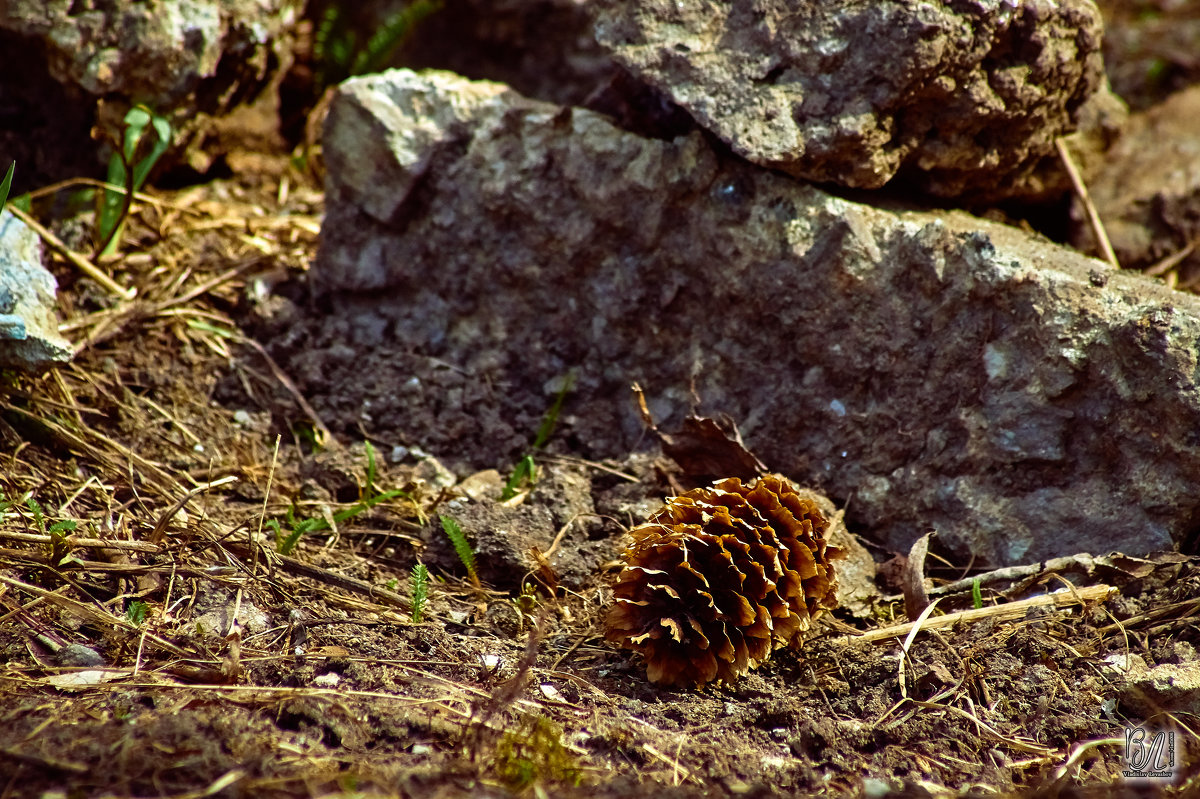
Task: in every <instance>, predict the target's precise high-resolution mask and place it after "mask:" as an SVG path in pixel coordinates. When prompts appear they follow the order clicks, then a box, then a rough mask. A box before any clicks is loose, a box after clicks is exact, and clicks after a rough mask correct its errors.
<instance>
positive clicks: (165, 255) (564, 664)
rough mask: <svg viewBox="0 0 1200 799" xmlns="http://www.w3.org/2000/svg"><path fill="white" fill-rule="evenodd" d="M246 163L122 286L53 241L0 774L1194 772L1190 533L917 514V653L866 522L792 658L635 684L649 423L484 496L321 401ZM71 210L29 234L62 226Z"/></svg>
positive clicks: (51, 784) (265, 208) (5, 473)
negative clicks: (981, 524)
mask: <svg viewBox="0 0 1200 799" xmlns="http://www.w3.org/2000/svg"><path fill="white" fill-rule="evenodd" d="M241 156H242V157H241V158H240V159H237V160H236V161H234V160H231V163H236V164H238V165H239V168H238V169H237V170H235V171H236V172H237V175H236V177H234V178H233V179H229V180H219V181H215V182H212V183H208V184H206V185H202V186H197V187H191V188H186V189H182V190H179V191H173V192H167V191H152V192H150V193H149V194H148V195H142V196H141V197H140V198H139V200H138V201H137V202H135V203H134V204H133V207H132V216H131V220H130V224H129V226H128V228H127V230H126V234H125V238H124V240H123V242H122V246H121V248H120V253H121V254H120V255H118V256H117V257H116V258H114V259H111V260H109V261H106V262H104V263H103V264H102V265H103V266H104V267H105V268H106V269H107V270H108V271H110V272H111V273H113V274H114V275H115V276H116V277H117V279H118V280H119V281H120V282H122V283H123V284H125V285H131V286H135V287H137V289H138V295H137V297H136V298H135V299H134V300H132V301H129V300H123V299H118V298H115V297H113V296H110V295H108V294H106V293H105V291H104V289H103V288H102V287H100V286H98V285H97V284H95V283H93V282H91V281H90V280H88V279H86V278H83V277H82V276H81V275H80V274H79V273H78V272H76V271H75V270H74V268H73V267H72V266H71V265H70V264H68V263H66V262H65V261H63V260H60V259H52V263H51V268H52V269H53V271H54V272H55V275H56V277H57V279H58V281H59V285H60V292H59V303H60V313H61V316H62V319H63V320H64V323H65V325H64V332H65V334H66V335H67V336H68V337H69V338H70V339H71V340H72V341H73V342H75V343H76V345H77V346H78V347H79V352H78V355H77V356H76V358H75V360H74V361H73V363H71V364H70V365H69V366H67V367H64V368H62V369H59V370H57V371H55V372H52V373H50V374H48V375H46V376H43V377H21V376H16V375H12V374H4V375H2V376H0V799H7V798H8V797H26V796H42V797H64V798H65V797H71V798H72V799H74V798H75V797H80V798H81V799H82V798H83V797H207V796H220V797H275V796H280V797H283V796H288V797H291V796H319V797H342V796H344V797H351V796H353V797H373V796H381V797H382V796H405V797H408V796H412V797H443V796H497V797H500V796H514V795H519V796H537V797H542V796H547V797H548V796H561V797H626V796H651V795H653V796H656V797H662V798H663V799H666V798H667V797H693V796H721V797H725V796H750V797H755V796H776V795H823V796H842V795H850V796H864V797H882V796H905V797H924V796H935V797H936V796H946V795H978V796H1047V797H1051V796H1062V797H1068V796H1081V797H1082V796H1108V795H1114V796H1116V795H1120V796H1137V795H1145V796H1157V795H1168V796H1171V795H1173V796H1194V795H1200V776H1198V775H1197V768H1196V764H1197V763H1200V737H1198V735H1197V730H1198V729H1200V722H1198V721H1197V719H1196V718H1195V716H1194V715H1189V714H1188V712H1186V711H1180V710H1178V709H1177V708H1175V707H1164V706H1163V705H1162V704H1161V703H1159V702H1158V701H1157V699H1156V698H1155V697H1153V696H1147V695H1146V693H1145V692H1143V691H1140V690H1139V689H1138V688H1137V687H1136V686H1135V685H1134V678H1135V676H1136V674H1135V672H1136V669H1134V668H1133V666H1132V665H1130V664H1133V663H1134V662H1135V661H1137V657H1140V658H1141V660H1142V661H1144V663H1145V664H1146V665H1147V666H1150V667H1153V666H1156V665H1160V664H1184V663H1190V662H1193V661H1195V660H1196V658H1197V655H1196V652H1197V648H1200V627H1198V626H1197V624H1196V619H1197V615H1198V614H1200V557H1195V556H1188V555H1180V554H1178V553H1164V554H1162V555H1160V556H1156V557H1151V558H1148V559H1144V560H1139V559H1127V558H1125V559H1123V558H1099V557H1097V558H1094V559H1093V558H1087V557H1081V558H1078V559H1074V560H1072V559H1067V560H1065V561H1063V562H1060V563H1053V564H1032V565H1030V567H1028V568H1027V569H1024V570H1018V571H1017V572H1013V573H987V572H985V571H984V570H982V569H978V568H972V564H968V563H948V562H946V561H944V560H938V558H937V557H936V552H937V546H936V539H935V543H934V545H933V548H934V553H935V554H934V555H931V557H930V560H929V564H928V566H927V568H926V575H927V576H928V577H929V578H931V581H932V582H931V585H932V590H931V592H930V593H931V595H933V596H934V597H936V598H937V599H938V605H937V607H936V609H935V611H934V612H933V613H932V614H931V615H929V617H928V618H927V619H926V620H925V621H924V623H923V631H921V632H920V633H919V634H918V635H916V636H915V637H914V638H913V639H912V641H911V645H910V646H907V647H906V644H905V641H906V636H907V635H908V633H909V629H910V628H909V627H907V626H905V625H904V623H905V622H906V621H907V619H906V616H905V610H904V598H903V596H902V595H901V592H900V587H899V581H898V580H897V579H896V577H895V576H894V575H895V573H896V569H895V568H894V566H895V564H896V563H897V561H895V560H893V558H894V556H895V555H896V554H897V553H891V552H887V551H884V550H883V549H882V548H880V547H878V546H875V545H874V544H872V543H871V542H870V541H863V542H861V543H862V544H864V545H865V547H866V550H865V552H868V553H869V555H870V558H869V559H873V560H874V561H877V562H879V563H880V564H884V563H887V562H889V561H890V563H891V566H889V567H886V568H884V569H883V570H882V572H881V575H882V576H881V577H880V578H879V580H878V582H869V583H861V584H858V586H857V596H858V600H857V601H856V602H854V603H853V606H852V607H845V608H844V609H842V610H839V611H837V612H835V613H834V614H833V617H832V618H827V619H826V620H825V621H824V622H823V623H822V624H821V625H819V626H818V628H817V630H816V631H815V632H814V634H813V635H812V636H810V637H809V638H808V640H807V641H806V642H805V644H804V646H803V647H802V648H801V649H798V650H781V651H777V652H776V653H775V654H774V656H773V657H772V658H771V660H770V661H769V662H768V663H766V664H765V665H764V666H762V667H760V668H759V669H757V670H755V671H753V672H751V673H750V674H749V675H747V676H745V677H742V678H741V679H739V680H738V681H737V682H736V683H734V684H732V685H710V686H707V687H704V688H700V689H687V690H682V689H665V688H660V687H656V686H654V685H653V684H651V683H649V682H648V681H647V679H646V672H645V666H644V663H642V662H641V661H640V660H639V658H638V656H635V655H631V654H630V653H628V652H626V651H622V650H619V649H617V648H615V647H613V646H612V645H610V644H608V643H605V641H604V636H603V619H604V615H605V613H606V612H607V610H608V607H609V606H610V603H611V601H612V593H613V591H612V587H613V584H614V582H615V580H616V576H617V573H618V571H619V569H620V566H621V563H620V556H621V552H622V549H623V547H624V545H625V542H626V532H627V530H628V529H629V528H630V527H632V526H634V525H636V524H638V523H640V522H641V521H643V520H644V519H645V518H646V517H647V516H648V515H649V514H650V513H652V512H653V511H654V510H655V509H656V508H658V507H659V506H660V505H661V503H662V501H663V498H664V497H666V496H668V495H669V494H670V493H671V492H672V488H673V487H672V483H671V479H672V476H673V472H672V471H671V464H670V463H668V462H667V461H666V460H665V459H664V457H663V456H662V454H661V452H660V451H659V449H658V447H657V445H656V444H655V443H654V438H653V436H652V435H650V434H649V433H648V434H647V437H646V440H645V442H644V445H643V446H641V447H640V448H639V449H638V451H636V452H630V453H628V454H627V456H626V457H624V458H622V459H620V460H614V461H605V462H591V461H588V460H585V459H583V458H582V457H580V454H579V453H581V452H586V451H587V446H586V442H572V441H564V440H559V439H556V438H555V437H554V436H553V435H551V436H550V438H549V440H548V443H547V444H546V446H545V448H544V449H540V450H538V451H537V452H536V453H535V455H534V461H535V463H536V467H537V472H536V479H535V480H534V481H533V482H532V485H529V484H525V485H523V486H521V487H520V489H519V490H518V492H517V495H516V497H515V498H514V499H512V500H508V501H505V502H502V501H501V500H500V494H501V491H502V490H503V487H504V482H505V480H506V479H507V477H508V471H509V470H511V469H512V468H514V467H515V465H516V464H501V465H500V466H501V467H502V469H503V470H502V471H498V472H493V471H487V472H479V473H476V474H467V473H465V471H464V468H463V466H462V461H461V460H459V459H456V460H453V461H451V460H447V461H446V462H445V463H440V462H438V461H437V460H436V458H435V457H433V456H437V455H438V454H439V453H437V452H434V453H433V454H432V455H433V456H430V455H429V454H428V453H425V452H423V451H421V450H420V449H419V446H418V445H419V443H420V442H414V441H396V440H389V439H387V438H386V437H383V436H380V435H376V434H373V433H372V431H371V430H368V429H364V428H362V427H361V426H359V427H356V426H354V425H353V424H348V423H342V424H339V423H338V418H340V417H337V418H335V416H330V415H329V413H328V409H323V410H322V412H321V413H318V412H316V411H315V410H314V409H313V408H311V407H310V406H309V405H308V404H307V402H306V400H305V399H304V397H303V396H302V395H301V394H300V393H299V392H298V391H297V390H296V387H295V384H294V383H293V382H292V380H291V378H290V377H289V375H288V374H287V373H286V371H285V370H284V369H283V368H281V366H280V364H279V361H278V360H277V359H276V358H275V357H273V356H272V353H273V352H276V351H277V350H278V346H277V345H278V342H277V341H273V340H272V337H273V336H274V335H276V333H277V331H278V327H279V326H278V320H279V314H280V312H281V309H284V308H286V310H287V313H289V314H293V315H295V314H299V315H301V316H302V315H304V314H318V313H320V310H321V309H320V306H319V303H317V302H315V301H313V300H312V299H311V298H310V297H309V295H308V289H307V286H306V277H305V275H306V270H307V269H308V267H309V265H310V264H311V262H312V259H313V256H314V253H315V251H316V246H317V235H318V230H319V224H320V214H321V211H322V204H323V197H322V195H321V193H320V190H319V189H318V188H317V187H318V185H319V184H318V182H316V181H314V180H313V177H312V175H310V174H309V173H307V172H304V171H300V170H298V169H297V167H296V166H295V164H294V163H292V162H290V161H289V159H288V157H287V154H282V153H265V154H263V153H256V154H245V153H243V154H241ZM35 210H36V209H35ZM79 224H80V223H76V222H70V223H67V224H60V225H58V226H57V228H56V229H57V230H58V232H59V234H60V235H61V236H63V238H64V239H66V240H67V242H68V244H72V246H74V247H75V248H76V249H82V250H86V247H85V246H84V244H83V242H82V240H81V239H79V238H78V237H77V236H76V237H74V238H73V236H72V230H75V231H76V233H78V228H79ZM73 226H74V227H73ZM256 337H257V338H256ZM348 357H358V356H355V355H354V354H353V353H348ZM360 368H361V369H362V370H370V369H371V368H372V366H371V364H370V363H369V361H368V360H366V359H364V361H363V362H362V363H361V365H360ZM452 389H454V387H453V386H449V387H448V388H447V391H450V390H452ZM455 390H459V391H460V393H461V391H462V389H461V387H460V388H459V389H455ZM567 402H568V405H567V407H566V408H565V409H564V412H566V413H569V412H570V408H569V399H568V401H567ZM323 416H325V417H328V418H322V417H323ZM359 416H360V414H359V413H357V409H355V413H352V414H348V416H347V418H359ZM527 421H528V420H521V423H520V424H516V423H514V427H513V430H514V431H515V432H514V433H513V434H514V435H515V436H517V439H515V440H523V439H524V438H525V437H528V439H529V440H530V441H532V440H533V438H534V434H535V429H534V427H533V426H531V425H526V424H524V422H527ZM527 426H528V427H530V429H528V430H526V429H525V427H527ZM330 428H332V429H330ZM444 433H445V431H440V432H439V435H438V436H436V437H434V438H437V439H440V438H445V435H444ZM368 443H369V445H370V446H369V447H368V446H367V444H368ZM448 467H452V468H454V469H455V470H456V471H457V473H452V472H451V471H450V470H449V469H448ZM440 516H447V517H451V518H454V519H456V520H458V521H459V522H460V524H461V526H462V528H463V530H464V531H465V533H466V534H467V538H468V540H469V543H470V545H471V549H472V551H473V554H474V558H475V571H476V575H475V576H476V577H477V578H478V580H475V579H472V575H471V574H470V573H469V572H468V570H467V569H466V568H465V567H464V564H463V562H462V560H461V559H460V557H459V556H458V555H457V554H456V552H455V550H454V547H453V546H452V545H451V544H450V542H449V540H448V539H447V537H446V535H445V533H444V532H443V528H442V524H441V523H440V520H439V517H440ZM849 532H850V533H851V534H852V533H853V532H854V531H853V530H851V531H849ZM1093 554H1094V555H1097V556H1098V555H1100V554H1102V553H1093ZM417 564H424V565H425V566H427V568H428V571H429V574H430V578H429V582H428V586H427V594H428V596H427V599H426V602H425V604H424V607H423V608H422V609H421V613H420V618H417V614H416V613H415V612H414V607H413V582H412V573H413V567H414V566H415V565H417ZM971 576H978V577H979V578H980V580H979V583H978V591H979V595H978V597H977V598H976V597H973V596H972V587H971V581H970V580H969V579H967V580H965V581H964V580H963V578H964V577H968V578H969V577H971ZM1068 581H1069V582H1068ZM956 586H957V587H956ZM1106 587H1107V588H1106ZM1051 592H1058V593H1056V594H1055V593H1051ZM1022 599H1025V600H1028V602H1027V603H1026V604H1025V605H1018V606H1015V607H1017V608H1018V609H1017V610H1016V611H1015V612H1014V613H1008V614H1005V613H1003V612H1001V609H1002V608H1004V606H1005V605H1006V604H1009V603H1010V602H1012V601H1018V600H1022ZM973 609H977V614H976V615H977V618H975V619H973V620H972V619H969V618H962V617H960V616H955V615H953V614H958V613H960V612H967V611H971V610H973ZM954 619H958V621H957V622H956V623H953V624H946V623H945V622H946V621H947V620H951V621H953V620H954ZM1134 656H1137V657H1134ZM1139 727H1142V728H1144V729H1147V730H1171V731H1174V732H1175V739H1176V742H1177V751H1176V754H1175V763H1176V768H1175V774H1176V776H1175V778H1174V780H1163V781H1144V782H1138V781H1130V780H1126V779H1125V777H1124V776H1123V775H1122V771H1123V770H1126V769H1127V768H1128V764H1127V763H1126V732H1127V730H1130V729H1137V728H1139Z"/></svg>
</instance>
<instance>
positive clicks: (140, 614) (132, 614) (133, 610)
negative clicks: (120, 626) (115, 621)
mask: <svg viewBox="0 0 1200 799" xmlns="http://www.w3.org/2000/svg"><path fill="white" fill-rule="evenodd" d="M149 611H150V606H149V605H147V604H146V603H145V602H143V601H141V600H140V599H135V600H134V601H133V602H130V603H129V607H128V608H126V610H125V618H127V619H129V623H130V624H132V625H133V626H134V627H141V626H142V625H143V624H144V623H145V622H146V616H147V615H148V614H149Z"/></svg>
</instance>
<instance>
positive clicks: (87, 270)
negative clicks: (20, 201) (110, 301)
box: [8, 203, 137, 300]
mask: <svg viewBox="0 0 1200 799" xmlns="http://www.w3.org/2000/svg"><path fill="white" fill-rule="evenodd" d="M8 210H10V211H12V212H13V215H14V216H16V217H17V219H20V220H21V221H22V222H24V223H25V224H26V225H28V226H29V228H30V229H31V230H32V231H33V232H34V233H36V234H38V235H39V236H41V237H42V240H43V241H45V242H46V243H47V244H49V245H50V249H52V250H54V251H55V252H57V253H58V254H59V255H61V256H62V257H63V258H66V259H67V260H68V261H70V262H71V263H72V264H74V265H75V267H76V268H77V269H79V271H80V272H83V273H84V274H85V275H87V276H88V277H90V278H91V279H92V280H94V281H96V282H97V283H99V284H100V285H101V286H103V287H104V288H106V289H108V291H109V293H111V294H115V295H116V296H117V297H119V298H120V299H122V300H132V299H133V298H134V297H135V296H137V289H134V288H125V287H124V286H122V285H121V284H120V283H118V282H117V281H115V280H113V279H112V278H111V277H110V276H108V275H107V274H105V273H104V272H102V271H101V270H100V268H99V267H97V266H96V265H95V264H93V263H92V262H91V261H89V260H88V259H86V258H84V257H83V256H82V255H80V254H79V253H77V252H75V251H74V250H72V249H71V248H70V247H68V246H67V245H66V244H64V243H63V241H62V239H60V238H59V237H58V236H55V235H54V234H53V233H51V232H50V231H49V230H48V229H46V228H45V227H43V226H42V224H41V223H40V222H38V221H37V220H36V219H34V218H33V217H32V216H30V215H29V214H27V213H25V212H24V211H22V210H21V209H20V208H18V207H16V206H15V205H12V204H11V203H10V204H9V206H8Z"/></svg>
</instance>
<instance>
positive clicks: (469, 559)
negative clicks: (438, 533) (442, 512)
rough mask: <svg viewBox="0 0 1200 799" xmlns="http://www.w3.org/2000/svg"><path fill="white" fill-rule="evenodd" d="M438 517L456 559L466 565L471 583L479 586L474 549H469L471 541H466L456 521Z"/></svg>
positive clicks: (446, 517) (447, 517)
mask: <svg viewBox="0 0 1200 799" xmlns="http://www.w3.org/2000/svg"><path fill="white" fill-rule="evenodd" d="M438 518H439V519H441V520H442V529H443V530H445V531H446V537H447V538H449V539H450V543H451V544H452V545H453V546H454V551H455V552H456V553H458V559H459V560H460V561H462V565H463V566H465V567H466V569H467V576H468V577H470V578H471V583H472V584H473V585H474V586H475V587H476V588H479V587H480V586H479V575H478V574H476V573H475V551H474V550H473V549H471V543H470V542H469V541H467V537H466V536H465V535H464V534H463V531H462V528H461V527H459V526H458V522H456V521H455V520H454V519H452V518H451V517H449V516H439V517H438Z"/></svg>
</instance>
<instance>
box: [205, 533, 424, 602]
mask: <svg viewBox="0 0 1200 799" xmlns="http://www.w3.org/2000/svg"><path fill="white" fill-rule="evenodd" d="M222 546H224V547H225V548H226V549H228V550H229V551H230V552H232V553H233V554H234V555H237V556H238V557H239V558H249V557H251V555H250V547H248V546H246V545H245V544H243V543H238V542H234V541H227V542H225V543H224V544H223V545H222ZM271 559H272V561H273V562H275V563H277V565H278V566H279V567H280V568H281V569H283V570H284V571H285V572H287V573H289V574H293V575H296V576H298V577H308V578H310V579H313V580H316V581H318V582H321V583H324V584H326V585H332V586H334V587H335V588H341V589H344V590H346V591H352V592H353V593H356V594H363V595H364V596H368V597H370V598H371V599H376V600H380V601H382V602H383V603H384V604H387V605H394V606H396V607H398V608H402V609H403V610H411V609H412V606H411V603H410V602H409V600H408V597H405V596H402V595H400V594H397V593H396V592H395V591H389V590H387V589H386V588H380V587H378V586H375V585H371V584H370V583H368V582H365V581H363V580H356V579H355V578H353V577H347V576H345V575H343V574H338V573H336V572H332V571H329V570H328V569H322V568H320V567H319V566H313V565H312V564H309V563H305V562H304V561H300V560H296V559H295V558H289V557H288V556H287V555H279V554H273V555H272V556H271Z"/></svg>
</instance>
